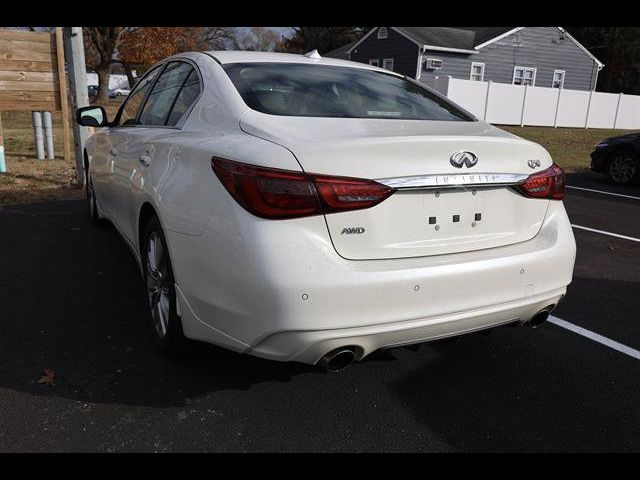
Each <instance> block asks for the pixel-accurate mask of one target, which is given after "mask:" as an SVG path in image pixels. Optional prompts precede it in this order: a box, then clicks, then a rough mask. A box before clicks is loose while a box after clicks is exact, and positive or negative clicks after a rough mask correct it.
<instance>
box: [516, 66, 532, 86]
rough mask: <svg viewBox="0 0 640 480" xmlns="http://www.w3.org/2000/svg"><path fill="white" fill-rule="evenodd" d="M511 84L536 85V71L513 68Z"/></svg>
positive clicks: (525, 68) (526, 68)
mask: <svg viewBox="0 0 640 480" xmlns="http://www.w3.org/2000/svg"><path fill="white" fill-rule="evenodd" d="M513 84H514V85H531V86H534V85H535V84H536V69H535V68H529V67H514V69H513Z"/></svg>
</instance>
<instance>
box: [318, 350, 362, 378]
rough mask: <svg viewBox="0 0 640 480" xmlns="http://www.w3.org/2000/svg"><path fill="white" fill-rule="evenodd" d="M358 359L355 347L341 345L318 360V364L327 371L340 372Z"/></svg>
mask: <svg viewBox="0 0 640 480" xmlns="http://www.w3.org/2000/svg"><path fill="white" fill-rule="evenodd" d="M355 359H356V352H355V349H354V348H353V347H341V348H336V349H335V350H331V351H330V352H329V353H327V354H326V355H325V356H324V357H322V358H321V359H320V360H319V361H318V365H319V366H320V367H322V368H323V369H324V370H326V371H327V372H332V373H335V372H340V371H342V370H344V369H345V368H347V367H348V366H349V365H351V364H352V363H353V362H354V361H355Z"/></svg>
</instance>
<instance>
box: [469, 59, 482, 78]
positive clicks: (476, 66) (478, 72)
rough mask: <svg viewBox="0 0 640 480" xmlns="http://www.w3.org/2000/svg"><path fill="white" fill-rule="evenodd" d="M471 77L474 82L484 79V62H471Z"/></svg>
mask: <svg viewBox="0 0 640 480" xmlns="http://www.w3.org/2000/svg"><path fill="white" fill-rule="evenodd" d="M469 79H470V80H472V81H474V82H482V81H484V63H479V62H473V63H472V64H471V77H470V78H469Z"/></svg>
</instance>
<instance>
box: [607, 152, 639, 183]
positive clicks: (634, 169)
mask: <svg viewBox="0 0 640 480" xmlns="http://www.w3.org/2000/svg"><path fill="white" fill-rule="evenodd" d="M605 173H606V174H607V178H608V179H609V181H610V182H611V183H613V184H614V185H620V186H629V185H636V184H638V182H639V180H640V158H638V155H637V154H636V153H634V152H632V151H630V150H616V151H615V152H612V153H611V154H610V155H609V157H608V158H607V165H606V169H605Z"/></svg>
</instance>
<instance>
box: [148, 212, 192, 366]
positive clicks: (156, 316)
mask: <svg viewBox="0 0 640 480" xmlns="http://www.w3.org/2000/svg"><path fill="white" fill-rule="evenodd" d="M141 255H142V267H143V273H144V280H145V286H146V289H147V297H148V300H149V310H150V325H151V329H150V330H151V332H152V335H153V339H154V342H155V344H156V346H157V347H158V348H159V349H160V350H161V351H162V352H164V353H169V354H176V353H179V352H180V351H182V349H183V347H184V344H185V341H186V339H185V337H184V333H183V331H182V322H181V320H180V317H178V313H177V309H176V290H175V280H174V277H173V269H172V268H171V259H170V258H169V250H168V249H167V242H166V239H165V236H164V233H163V231H162V228H161V226H160V222H159V221H158V219H157V217H152V218H151V219H150V220H149V221H148V222H147V225H146V227H145V229H144V235H143V241H142V251H141Z"/></svg>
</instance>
